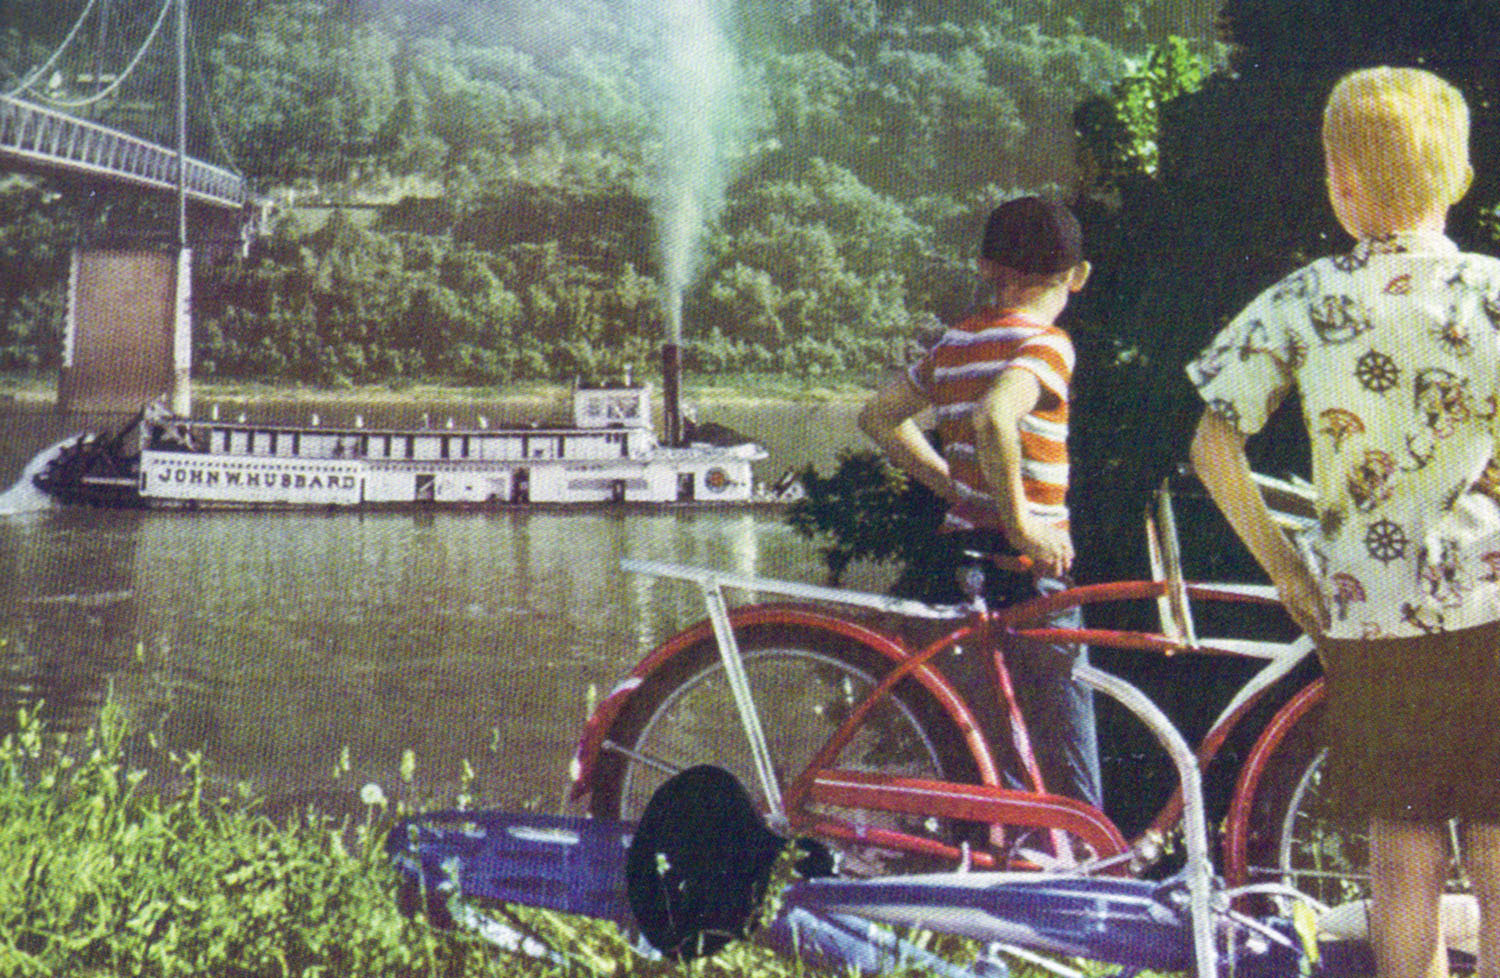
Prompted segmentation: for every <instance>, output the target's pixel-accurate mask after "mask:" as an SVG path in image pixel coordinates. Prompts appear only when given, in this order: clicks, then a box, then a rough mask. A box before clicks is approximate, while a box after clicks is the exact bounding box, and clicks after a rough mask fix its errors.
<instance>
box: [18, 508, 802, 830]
mask: <svg viewBox="0 0 1500 978" xmlns="http://www.w3.org/2000/svg"><path fill="white" fill-rule="evenodd" d="M625 557H635V558H645V559H654V560H667V561H678V562H683V563H693V564H699V565H703V566H712V567H719V568H724V569H729V570H734V571H740V572H745V573H757V572H758V573H763V574H774V575H781V576H790V577H794V578H797V579H802V580H808V579H816V577H817V575H818V573H819V565H818V559H817V555H816V554H815V553H814V552H813V551H812V550H811V548H810V547H809V546H808V545H807V544H806V543H805V542H804V541H801V540H798V539H796V538H794V537H793V536H792V535H791V533H790V532H789V531H788V530H786V529H785V527H784V526H782V525H781V523H780V521H779V519H778V518H777V517H776V516H774V515H766V514H751V513H747V512H733V513H717V514H716V513H711V512H676V513H620V512H600V513H594V514H581V515H562V514H547V513H528V512H501V513H459V512H455V513H446V512H443V513H418V514H413V513H368V514H349V513H343V514H324V513H232V512H231V513H128V512H126V513H122V512H105V511H95V510H80V509H61V510H52V511H48V512H44V513H38V514H33V515H31V516H27V517H22V518H15V519H11V520H5V521H0V571H3V573H0V580H3V582H4V583H0V609H3V611H4V614H5V619H4V621H5V626H4V628H5V638H6V639H7V641H8V643H9V644H8V645H7V646H6V647H5V648H4V650H3V652H0V709H3V713H0V725H3V724H7V723H8V722H9V721H10V719H11V717H12V716H13V713H14V709H13V707H14V704H15V703H17V702H21V701H27V700H32V699H35V698H45V699H46V700H47V702H48V713H49V714H50V716H51V717H52V721H53V723H54V724H57V725H59V726H63V727H67V728H74V729H76V728H80V727H83V726H86V725H87V724H89V723H90V722H92V721H93V719H94V718H95V716H96V715H97V712H98V709H99V706H100V704H101V703H102V702H103V700H104V698H105V696H106V693H107V692H111V693H112V696H113V698H114V700H115V701H116V702H117V703H118V704H119V705H120V706H121V707H122V708H123V709H124V710H125V711H126V713H127V714H128V715H129V716H130V717H131V718H132V720H133V722H134V723H135V725H136V726H137V728H138V729H139V730H141V731H142V735H141V736H140V737H138V738H137V740H136V742H134V743H133V749H135V750H136V751H137V752H138V755H139V757H140V759H142V760H143V761H145V762H146V763H150V764H154V765H157V766H159V767H162V766H166V762H165V761H163V760H162V757H163V756H164V752H165V751H173V750H175V751H178V752H182V751H186V750H197V749H202V750H203V751H204V752H205V753H206V755H207V756H208V758H209V759H210V760H211V761H212V762H213V765H214V767H215V769H216V770H217V771H219V772H220V773H221V774H223V775H224V776H226V777H227V778H230V779H233V780H241V779H245V780H250V781H251V782H253V783H255V784H256V785H257V786H258V787H259V788H260V789H261V790H262V791H263V792H264V793H266V794H267V795H268V796H270V797H272V798H273V799H275V800H277V802H278V803H280V804H293V803H296V804H300V803H302V802H304V801H308V800H313V799H317V800H320V801H323V802H325V803H326V802H328V801H329V800H330V799H332V800H333V801H334V802H335V803H337V801H338V799H339V798H347V797H348V796H349V795H350V794H351V793H352V792H353V791H357V789H358V787H359V785H360V784H363V783H364V782H365V781H378V782H380V783H382V784H384V785H386V786H387V789H388V791H394V792H395V793H397V794H400V793H401V791H402V790H410V791H414V792H417V793H419V794H428V795H431V794H437V795H442V794H446V793H449V792H451V791H452V790H454V789H455V787H456V785H457V783H458V778H459V771H460V764H461V761H462V759H465V758H467V759H468V760H469V761H470V762H471V764H472V765H473V767H474V768H475V769H476V771H477V773H478V775H479V781H480V784H481V786H482V789H483V795H484V799H483V800H485V801H487V802H493V803H495V804H501V805H507V806H512V807H515V806H524V807H533V808H542V809H551V808H555V807H556V805H557V803H558V800H559V798H560V792H561V788H562V785H563V779H564V773H565V770H566V763H567V759H568V752H569V750H570V748H571V745H572V741H573V738H574V737H576V735H577V732H578V729H579V726H580V723H581V721H582V719H583V717H584V715H585V712H586V710H587V706H588V702H589V699H590V690H591V687H592V688H593V689H594V690H602V689H607V688H608V687H609V686H610V685H611V684H613V682H614V681H615V680H616V679H617V678H618V677H619V676H620V674H621V673H622V672H623V671H624V670H625V669H626V668H628V666H629V665H630V664H631V663H633V662H634V661H635V659H637V658H638V657H639V656H640V655H642V654H643V653H644V652H645V651H646V650H647V649H648V648H650V647H651V646H652V645H654V644H656V643H657V642H659V641H660V640H661V639H663V638H664V637H666V636H667V635H668V634H670V633H672V632H674V631H676V630H677V629H679V628H681V627H683V626H684V625H685V624H686V623H688V622H690V621H692V620H695V619H696V618H697V617H698V616H700V615H701V607H700V606H699V605H698V601H699V598H698V595H697V594H696V593H694V591H693V589H692V588H690V587H684V586H683V585H681V584H677V583H673V582H667V581H653V580H651V579H647V578H642V577H630V576H626V575H623V574H622V573H621V572H620V571H619V570H618V566H619V562H620V560H621V559H623V558H625ZM345 746H348V747H349V748H350V755H351V757H352V759H353V761H354V764H355V769H354V770H353V771H352V772H350V773H349V774H347V775H346V776H344V777H343V778H342V779H341V780H339V781H335V780H333V778H332V772H333V770H334V768H335V766H336V764H337V762H338V760H339V756H340V753H341V751H342V749H343V748H344V747H345ZM408 749H410V750H413V751H415V753H416V755H417V758H418V764H419V774H420V776H419V780H418V782H417V784H416V785H414V786H413V787H412V788H410V789H403V788H402V787H401V784H400V779H399V776H398V773H397V772H398V769H399V766H400V759H401V755H402V753H403V751H406V750H408Z"/></svg>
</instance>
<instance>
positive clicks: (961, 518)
mask: <svg viewBox="0 0 1500 978" xmlns="http://www.w3.org/2000/svg"><path fill="white" fill-rule="evenodd" d="M1074 359H1075V357H1074V353H1073V343H1072V341H1071V340H1069V339H1068V334H1067V333H1064V332H1063V331H1062V330H1061V329H1059V328H1057V327H1056V326H1050V325H1047V326H1043V325H1039V324H1037V323H1034V322H1032V321H1031V320H1029V319H1026V318H1025V317H1023V316H1021V315H1019V314H1018V313H1015V312H1014V311H1011V310H1005V309H996V308H993V307H990V308H985V309H981V310H979V311H978V312H976V313H974V314H973V315H971V316H969V317H968V318H966V319H964V320H963V321H962V322H961V323H959V324H958V325H957V326H955V327H953V328H951V329H949V330H948V331H947V332H945V333H944V334H943V335H942V337H941V338H940V339H939V340H938V341H937V343H936V344H935V345H934V346H933V347H932V349H931V350H929V351H928V352H927V355H926V356H924V357H923V358H922V359H921V360H920V361H918V362H917V363H915V364H913V365H912V367H911V369H910V377H911V381H912V383H913V384H915V385H916V387H917V389H918V390H920V391H921V392H922V393H923V394H924V395H925V396H926V397H927V399H928V400H929V401H931V402H932V405H933V407H934V408H935V410H936V413H937V429H938V437H939V438H940V439H941V441H942V446H943V456H944V458H946V459H947V461H948V468H949V472H950V474H951V475H952V477H953V481H954V483H955V484H956V485H957V486H958V491H959V493H960V495H961V496H962V497H963V498H962V500H961V501H960V502H959V503H958V504H957V505H955V506H951V507H949V510H948V516H947V519H946V520H945V522H944V524H943V530H945V531H952V530H971V529H975V528H980V529H995V530H998V529H1000V528H1001V527H1002V523H1001V521H1000V513H999V503H998V501H997V500H996V498H995V495H994V493H993V492H992V491H991V490H990V488H989V487H988V485H987V484H986V483H985V481H984V475H983V473H982V472H981V471H980V468H979V454H978V451H977V449H976V448H975V438H974V422H973V417H972V416H973V413H974V406H975V404H976V403H978V401H979V399H980V398H981V397H983V396H984V394H985V392H986V391H988V390H989V389H990V387H991V386H992V385H993V384H994V383H995V381H996V379H997V378H999V376H1000V374H1001V373H1003V372H1004V371H1006V370H1009V369H1012V368H1014V369H1019V370H1025V371H1027V372H1029V373H1031V374H1032V375H1034V376H1035V377H1036V379H1037V381H1038V382H1039V383H1040V384H1041V387H1042V395H1041V397H1040V398H1039V399H1038V403H1037V406H1036V407H1035V408H1034V409H1032V411H1031V412H1030V413H1029V414H1027V415H1026V416H1025V417H1023V418H1022V419H1021V424H1020V428H1021V483H1022V488H1023V491H1024V492H1025V494H1026V504H1027V509H1028V511H1029V512H1030V513H1032V514H1033V515H1035V516H1037V517H1039V518H1041V519H1044V520H1046V521H1048V522H1050V523H1056V524H1066V523H1067V519H1068V507H1067V492H1068V385H1069V383H1070V382H1071V380H1072V377H1073V362H1074Z"/></svg>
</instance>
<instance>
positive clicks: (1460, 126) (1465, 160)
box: [1323, 67, 1473, 216]
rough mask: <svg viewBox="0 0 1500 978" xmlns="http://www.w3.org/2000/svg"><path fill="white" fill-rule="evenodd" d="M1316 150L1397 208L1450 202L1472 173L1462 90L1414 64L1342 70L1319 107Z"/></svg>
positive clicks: (1390, 208) (1412, 211) (1407, 212)
mask: <svg viewBox="0 0 1500 978" xmlns="http://www.w3.org/2000/svg"><path fill="white" fill-rule="evenodd" d="M1323 150H1324V152H1325V153H1326V154H1327V156H1328V159H1329V161H1330V163H1338V164H1341V165H1343V166H1346V167H1349V168H1350V169H1351V170H1352V171H1353V172H1354V174H1355V175H1356V176H1357V177H1358V180H1359V185H1360V188H1361V190H1362V192H1363V195H1364V197H1365V198H1366V199H1367V200H1369V201H1370V202H1371V203H1372V204H1374V205H1376V206H1378V207H1380V208H1382V209H1383V210H1385V211H1386V212H1389V213H1396V214H1401V215H1404V216H1415V215H1420V214H1423V213H1426V212H1428V211H1431V210H1432V209H1434V208H1438V207H1441V208H1447V207H1449V206H1451V205H1453V204H1455V203H1457V202H1458V200H1459V198H1461V197H1463V195H1464V193H1465V192H1466V191H1467V190H1468V189H1469V181H1470V180H1471V179H1472V177H1473V170H1471V169H1470V167H1469V107H1468V105H1466V104H1465V103H1464V97H1463V95H1461V94H1460V93H1459V91H1458V89H1456V88H1454V87H1453V86H1452V85H1450V84H1448V83H1447V82H1446V81H1443V79H1441V78H1439V77H1438V76H1437V75H1434V74H1432V73H1431V72H1428V71H1422V70H1420V69H1417V68H1389V67H1381V68H1365V69H1361V70H1359V71H1355V72H1352V73H1350V74H1348V75H1345V76H1344V77H1343V78H1341V79H1340V80H1339V82H1338V84H1337V85H1335V86H1334V88H1333V92H1332V93H1331V94H1330V95H1329V96H1328V105H1327V107H1326V108H1325V109H1324V111H1323Z"/></svg>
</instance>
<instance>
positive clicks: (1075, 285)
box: [1068, 261, 1094, 292]
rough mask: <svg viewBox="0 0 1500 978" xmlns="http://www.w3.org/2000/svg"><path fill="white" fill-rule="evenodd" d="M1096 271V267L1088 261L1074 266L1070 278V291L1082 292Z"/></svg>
mask: <svg viewBox="0 0 1500 978" xmlns="http://www.w3.org/2000/svg"><path fill="white" fill-rule="evenodd" d="M1093 271H1094V266H1093V265H1090V264H1089V263H1088V262H1086V261H1081V262H1079V263H1078V264H1076V265H1074V266H1073V271H1072V272H1071V273H1070V274H1069V276H1068V291H1069V292H1082V291H1083V287H1084V286H1085V285H1087V284H1088V281H1089V275H1090V274H1091V273H1092V272H1093Z"/></svg>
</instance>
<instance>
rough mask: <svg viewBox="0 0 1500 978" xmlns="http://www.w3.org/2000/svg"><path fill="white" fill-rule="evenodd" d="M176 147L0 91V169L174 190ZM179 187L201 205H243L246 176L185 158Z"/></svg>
mask: <svg viewBox="0 0 1500 978" xmlns="http://www.w3.org/2000/svg"><path fill="white" fill-rule="evenodd" d="M178 158H179V154H178V152H177V150H176V149H174V148H171V147H167V146H162V145H159V144H157V143H153V142H150V141H148V140H145V139H141V138H139V137H136V136H132V135H131V134H130V133H127V132H123V131H121V130H119V129H115V128H112V127H110V126H105V125H101V124H99V123H97V122H91V121H89V120H87V119H81V118H78V117H77V116H73V115H69V114H67V113H65V112H60V111H58V110H56V109H50V108H47V107H46V106H43V105H38V104H36V103H33V102H28V101H26V100H24V99H19V98H15V97H13V96H9V95H0V168H5V169H13V170H23V171H27V172H37V173H43V174H48V173H55V174H58V175H63V176H75V177H83V178H85V179H96V180H109V181H118V182H120V183H125V184H131V185H135V186H140V187H146V188H148V189H151V190H158V191H163V192H176V191H177V189H178V163H177V161H178ZM183 170H184V173H183V175H182V176H183V184H184V186H183V190H184V192H185V193H186V194H187V196H188V198H189V199H191V200H194V201H196V202H198V203H200V204H207V205H210V206H212V207H220V208H226V209H238V208H241V207H243V206H244V205H245V204H246V203H247V201H248V199H249V194H248V192H247V189H246V185H245V178H244V177H243V176H241V175H240V174H238V173H236V172H234V171H233V170H229V169H226V168H224V167H221V166H215V165H214V164H212V163H205V162H203V161H202V160H199V159H195V158H194V157H191V156H187V157H184V158H183Z"/></svg>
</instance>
